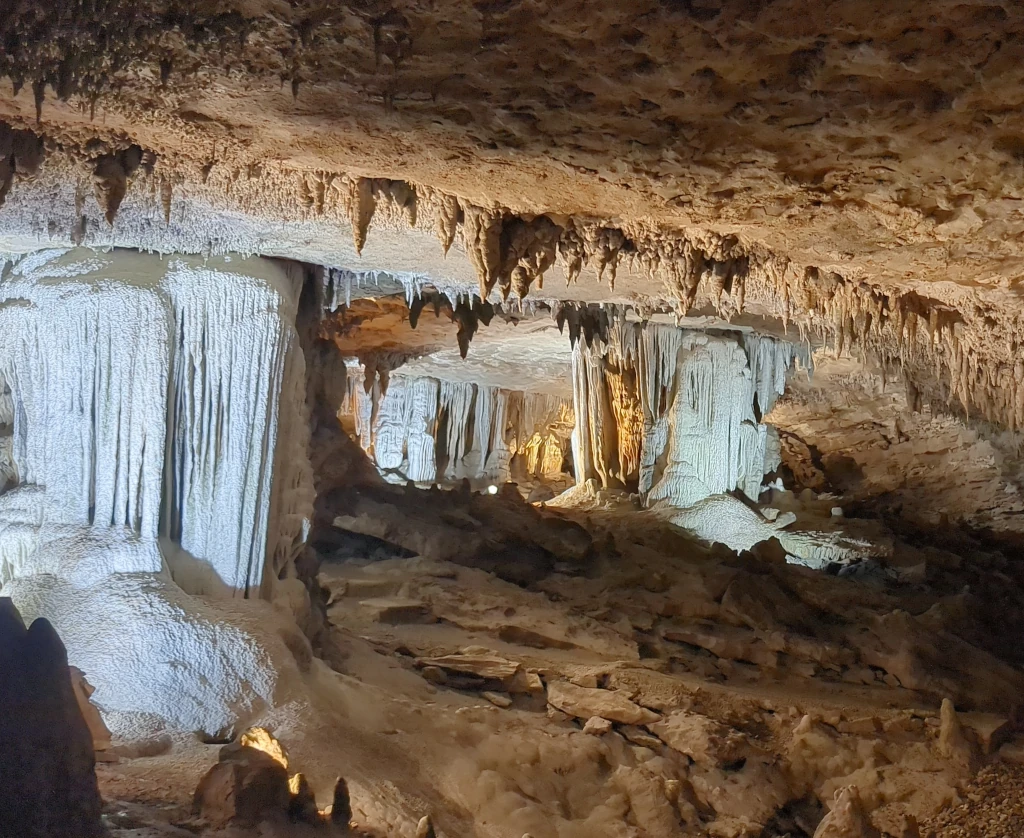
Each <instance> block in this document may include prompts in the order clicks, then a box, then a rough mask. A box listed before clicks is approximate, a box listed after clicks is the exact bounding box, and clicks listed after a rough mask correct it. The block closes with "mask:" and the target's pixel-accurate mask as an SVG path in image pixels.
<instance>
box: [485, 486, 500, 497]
mask: <svg viewBox="0 0 1024 838" xmlns="http://www.w3.org/2000/svg"><path fill="white" fill-rule="evenodd" d="M487 494H489V495H496V494H498V487H497V486H488V487H487Z"/></svg>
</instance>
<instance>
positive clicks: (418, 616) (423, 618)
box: [359, 597, 436, 626]
mask: <svg viewBox="0 0 1024 838" xmlns="http://www.w3.org/2000/svg"><path fill="white" fill-rule="evenodd" d="M359 606H360V608H362V609H363V610H365V611H368V612H369V613H370V615H371V617H372V618H373V620H374V621H375V622H378V623H387V624H389V625H393V626H397V625H408V624H410V623H412V624H415V623H433V622H436V620H435V619H434V616H433V614H431V613H430V609H429V608H428V607H427V605H426V604H425V603H423V602H422V601H420V600H418V599H406V598H404V597H374V598H372V599H364V600H361V601H360V603H359Z"/></svg>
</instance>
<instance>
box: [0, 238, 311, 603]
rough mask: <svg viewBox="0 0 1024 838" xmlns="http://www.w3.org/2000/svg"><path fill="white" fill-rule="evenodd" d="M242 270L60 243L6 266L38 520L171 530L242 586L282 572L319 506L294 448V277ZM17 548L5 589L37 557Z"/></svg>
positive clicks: (8, 561)
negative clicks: (283, 490)
mask: <svg viewBox="0 0 1024 838" xmlns="http://www.w3.org/2000/svg"><path fill="white" fill-rule="evenodd" d="M218 267H219V270H218ZM238 267H242V266H241V265H240V266H238ZM249 268H250V272H254V273H256V274H257V276H255V277H252V278H245V274H244V273H240V272H239V271H238V268H236V266H234V265H231V264H230V263H229V262H228V261H222V262H220V264H219V266H217V267H215V266H214V265H212V264H209V263H207V264H205V265H203V264H202V263H197V262H191V261H189V260H175V261H172V262H170V263H161V262H159V261H158V260H155V259H152V258H149V259H147V258H146V257H142V256H138V255H136V256H131V255H128V254H125V255H119V256H117V257H113V258H112V257H109V256H108V257H100V256H98V255H95V254H92V253H85V252H78V253H74V254H68V255H63V254H61V253H60V252H59V251H51V252H44V253H41V254H38V255H34V256H30V257H25V258H22V259H15V260H7V261H6V262H5V265H4V268H3V275H2V279H0V297H2V299H3V301H4V303H5V305H4V306H3V309H2V314H0V319H2V320H3V329H2V338H0V366H2V368H3V369H4V370H5V381H9V382H10V384H12V385H13V386H9V389H10V394H9V396H8V397H7V398H8V399H9V400H10V401H11V403H12V406H13V411H12V412H13V419H14V421H13V445H12V457H13V460H14V462H17V463H18V480H19V487H18V489H17V493H18V496H19V497H22V498H28V497H29V494H30V493H31V492H37V493H39V492H41V496H40V497H39V500H40V501H41V504H40V507H39V509H38V511H37V512H36V513H35V515H36V517H37V518H38V522H37V523H39V522H42V521H44V520H45V521H46V523H47V525H48V526H53V525H57V524H59V525H64V526H67V527H73V526H80V527H96V528H126V529H127V530H128V531H130V532H132V533H134V534H136V535H138V536H139V537H141V538H142V539H144V540H147V541H155V539H156V538H157V537H158V536H166V537H168V538H170V539H171V540H172V541H173V542H174V543H175V544H177V545H179V546H180V547H181V549H182V550H183V551H185V552H187V554H188V555H189V556H191V557H192V558H193V559H195V560H199V561H202V562H208V563H209V565H210V567H211V568H212V569H213V573H214V575H215V578H216V579H218V580H219V582H220V583H221V584H223V585H226V586H227V587H228V588H229V589H232V590H236V591H238V592H240V593H243V594H244V593H246V592H247V591H250V590H252V591H257V590H259V588H260V586H261V584H263V580H264V572H265V570H267V568H268V567H269V568H270V569H271V574H276V573H278V572H280V571H283V570H285V569H286V568H287V567H288V566H289V565H290V563H291V562H292V561H293V560H294V558H295V556H296V555H297V551H298V549H299V547H300V546H301V541H302V537H303V529H302V523H301V521H302V518H303V515H305V517H307V518H308V516H309V511H308V510H310V507H311V502H312V495H311V488H310V487H308V486H305V487H304V486H303V485H302V479H303V477H305V479H306V480H308V479H309V477H308V474H307V475H304V474H303V473H302V471H301V469H302V461H301V457H300V458H299V459H298V460H297V461H295V460H291V457H290V456H288V455H290V454H292V453H293V452H291V451H290V450H289V445H290V444H291V441H290V439H289V433H290V432H292V431H293V429H294V430H297V425H298V423H296V422H295V421H294V419H293V418H292V417H293V416H299V415H300V413H299V411H300V405H301V402H302V399H303V397H304V389H305V387H304V373H303V361H302V356H301V353H300V352H299V351H298V347H297V345H296V340H295V332H294V325H293V324H294V317H295V314H294V306H295V297H296V295H297V293H298V283H301V277H296V276H295V275H294V274H289V273H288V272H287V271H285V270H277V269H275V268H274V267H272V266H270V265H267V266H266V268H261V267H260V266H258V265H257V264H256V263H251V264H250V265H249ZM242 270H244V267H242ZM54 322H61V323H63V324H64V328H63V329H62V330H60V331H56V330H54V329H53V327H52V324H53V323H54ZM282 413H283V414H284V415H285V417H286V418H285V420H284V422H283V423H281V421H280V416H281V414H282ZM282 425H283V427H284V428H285V429H286V430H285V432H283V433H279V427H282ZM300 439H301V437H300ZM300 454H303V455H304V452H302V451H300ZM275 456H281V457H282V462H284V461H285V460H286V458H287V459H288V460H291V462H292V463H294V464H295V467H297V469H298V471H297V472H296V473H297V475H298V476H297V477H296V478H289V477H286V476H281V475H279V476H278V477H279V481H280V482H285V483H287V482H289V481H294V484H295V485H292V486H289V491H288V493H287V495H286V496H284V497H278V496H277V495H275V494H274V492H273V477H274V470H273V462H274V458H275ZM218 509H233V510H236V515H235V516H233V519H224V518H221V517H219V516H218V514H217V510H218ZM13 524H14V522H13V521H9V520H6V519H5V526H8V525H13ZM40 537H41V538H43V539H44V540H45V534H44V533H42V532H40ZM15 543H18V542H15ZM13 546H14V544H12V542H11V541H10V540H5V543H4V544H3V545H0V556H2V557H3V559H2V565H3V566H4V567H5V568H6V569H5V570H4V571H3V574H2V575H0V578H3V579H4V580H5V581H6V580H9V579H11V578H13V577H14V576H17V575H19V574H20V572H21V571H22V570H23V564H24V563H25V562H27V561H29V562H30V561H31V557H30V556H26V555H12V554H11V552H10V551H11V549H12V547H13ZM19 549H21V548H19ZM133 569H134V568H133ZM145 569H146V570H151V571H158V570H160V566H159V564H157V565H156V566H154V567H149V568H145ZM179 570H180V572H181V573H182V574H183V575H185V574H187V572H188V569H187V568H185V567H183V566H182V567H179Z"/></svg>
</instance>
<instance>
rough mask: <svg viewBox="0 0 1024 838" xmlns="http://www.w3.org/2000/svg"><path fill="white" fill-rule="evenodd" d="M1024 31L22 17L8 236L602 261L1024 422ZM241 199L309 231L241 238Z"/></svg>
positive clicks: (266, 8) (658, 22)
mask: <svg viewBox="0 0 1024 838" xmlns="http://www.w3.org/2000/svg"><path fill="white" fill-rule="evenodd" d="M385 12H386V13H385ZM1021 26H1022V18H1021V11H1020V10H1019V9H1017V8H1016V7H1007V6H1005V5H1003V4H994V5H983V4H972V3H957V2H954V0H943V2H940V3H938V4H933V5H932V7H931V8H930V9H929V14H928V17H927V19H926V20H923V21H922V20H920V19H919V16H918V15H916V14H912V13H911V12H909V11H908V10H907V9H905V8H902V7H890V6H877V5H870V4H869V5H868V6H864V5H863V4H858V3H846V2H834V3H825V4H808V3H806V2H802V0H784V1H783V2H775V3H771V4H763V3H741V2H735V3H725V4H714V3H712V4H700V5H694V4H691V3H685V4H681V5H680V4H658V3H653V2H652V3H648V4H642V5H641V6H640V7H635V6H630V7H628V8H624V7H620V6H619V5H616V4H614V3H608V2H602V3H599V4H597V5H595V4H585V5H583V4H581V3H579V0H560V2H555V3H548V4H545V5H544V6H543V7H534V6H528V5H527V4H523V3H518V2H513V3H509V4H500V5H498V6H485V7H474V8H473V9H472V10H466V9H463V8H462V7H461V6H458V5H457V4H456V5H455V6H452V5H450V4H444V3H442V4H441V5H433V6H429V7H426V6H423V5H422V4H419V3H416V2H413V0H406V1H405V2H401V3H398V4H396V5H392V6H390V7H389V8H388V9H387V10H385V11H380V10H371V9H369V8H364V7H363V6H360V5H358V4H353V5H351V6H347V5H342V6H334V5H332V6H329V7H321V6H320V5H319V4H316V3H313V2H303V3H297V4H294V5H289V6H282V7H281V8H277V6H274V7H271V6H270V5H269V4H266V3H262V2H259V3H255V4H251V3H250V4H244V5H243V4H231V3H229V4H227V5H226V6H217V7H216V8H214V7H213V6H212V5H211V4H208V3H204V2H200V0H193V2H191V3H186V4H184V5H181V4H177V5H174V6H168V5H166V4H164V3H162V2H158V0H151V2H147V3H144V4H141V5H140V4H134V3H128V2H127V0H118V2H114V3H111V4H107V5H105V6H104V7H103V9H102V11H101V10H99V9H94V8H92V7H84V6H83V7H78V6H67V7H65V6H64V5H58V6H55V7H54V8H53V9H38V8H37V7H36V6H34V5H33V4H27V3H20V4H19V5H18V6H17V7H16V8H15V9H14V11H13V13H12V14H8V15H7V16H5V19H4V21H3V23H2V27H3V28H2V30H0V33H2V36H3V38H4V42H5V43H9V44H11V47H10V48H9V49H6V50H5V53H4V58H3V63H2V66H0V73H2V74H4V75H6V76H7V77H8V78H9V79H10V82H11V86H10V89H9V90H10V92H9V93H8V92H5V93H4V94H3V97H2V99H0V117H3V118H5V119H7V120H8V121H9V122H10V123H11V125H13V126H14V129H15V130H14V131H6V133H5V134H4V141H3V143H2V145H0V152H2V154H0V159H3V160H4V172H5V174H4V175H3V180H2V181H0V182H2V183H4V184H5V187H4V188H5V190H7V201H6V204H5V208H6V209H9V210H10V212H11V215H9V216H8V231H9V232H10V233H12V234H13V233H16V234H17V235H19V236H22V237H35V240H36V241H37V242H39V241H43V240H47V239H49V240H61V241H63V240H69V237H70V239H76V240H86V241H97V242H99V241H101V240H102V241H108V242H109V241H120V243H122V244H136V245H147V244H148V245H150V246H160V241H161V239H162V240H163V241H164V242H165V245H167V246H171V245H172V243H176V245H174V246H178V247H182V248H184V249H188V250H192V251H199V252H203V251H205V250H207V249H215V250H220V249H222V248H225V247H231V245H232V243H233V244H235V245H236V247H237V249H241V250H245V251H251V250H254V249H255V250H261V251H264V252H281V251H283V250H285V249H287V247H288V243H289V242H292V243H295V242H299V241H304V242H307V243H309V242H311V241H312V239H311V238H310V237H309V236H307V235H306V233H308V232H309V231H310V229H311V228H310V225H312V227H316V226H317V225H318V224H321V223H325V222H326V223H327V225H328V227H330V226H332V225H333V227H334V228H335V230H336V235H335V238H338V235H337V233H340V232H341V230H340V229H338V228H342V229H344V230H345V234H346V235H347V236H348V235H350V237H351V240H352V244H351V247H350V248H349V251H348V253H349V254H350V256H351V258H353V259H354V258H356V256H357V254H358V253H363V254H368V258H370V259H373V258H374V255H373V253H372V242H373V235H374V231H373V230H370V232H369V234H368V229H369V228H371V227H372V226H374V225H377V226H383V227H387V226H389V225H392V226H393V225H396V224H399V223H400V224H402V225H405V224H415V225H417V226H419V227H421V228H422V229H423V231H424V232H425V231H427V230H432V231H433V232H434V233H435V234H436V235H437V237H438V239H439V242H438V246H437V251H438V252H437V254H435V256H434V257H432V258H436V257H437V256H439V255H440V253H441V252H442V251H444V252H447V251H448V250H449V249H452V248H453V247H454V249H455V250H458V249H459V248H462V250H463V253H464V257H463V258H464V260H465V263H466V264H469V265H471V273H472V274H473V275H474V276H473V278H474V280H475V281H476V282H477V283H478V286H479V287H480V289H481V290H482V291H483V292H490V291H491V290H492V289H495V290H498V289H500V290H502V292H503V293H505V292H508V291H512V292H516V293H520V292H525V291H526V290H527V289H528V288H529V287H530V286H531V285H534V286H536V285H538V284H539V283H540V281H541V278H542V276H543V274H544V273H545V272H550V273H552V274H554V275H558V274H561V275H562V276H564V277H567V278H568V279H570V280H574V279H576V278H577V277H579V276H580V269H581V268H583V267H584V266H585V272H590V273H588V274H587V277H588V278H587V281H588V282H590V281H591V279H593V278H594V277H601V276H604V277H605V278H607V279H608V280H610V281H614V282H616V283H620V284H623V285H624V289H623V290H624V291H625V292H626V293H630V294H634V295H637V296H640V297H648V298H651V297H655V298H659V299H661V300H662V301H663V302H669V303H673V304H678V306H679V307H681V308H684V309H685V308H688V307H689V306H690V305H691V304H692V303H693V302H694V301H695V300H697V299H698V298H704V299H707V300H710V301H711V302H712V303H716V302H721V301H722V300H723V295H724V300H725V305H726V307H727V308H730V309H736V308H742V307H743V306H744V305H745V298H746V302H747V303H749V304H753V305H762V306H766V307H767V308H769V309H771V311H772V312H773V313H774V314H777V315H779V316H781V317H784V318H791V319H793V320H795V321H796V322H798V323H800V324H801V325H802V326H807V327H813V328H815V329H816V330H819V331H823V332H825V333H827V334H828V335H829V336H830V338H832V339H834V340H835V341H836V342H837V344H839V345H843V344H847V345H848V344H849V343H850V342H851V341H853V342H854V343H855V344H856V345H857V346H858V347H860V346H861V345H862V344H863V345H864V346H865V348H866V349H868V350H869V351H871V352H877V353H880V354H881V355H882V356H883V357H884V358H887V359H893V360H899V361H902V362H910V365H911V366H912V367H913V368H914V370H913V371H914V374H915V376H916V377H917V379H918V381H917V384H918V385H919V389H925V388H927V389H928V390H930V391H933V392H934V393H935V394H937V395H938V396H939V397H940V398H942V399H943V400H944V401H953V402H957V403H962V405H963V406H964V408H965V409H966V410H969V411H972V412H980V413H982V414H983V415H986V416H991V417H993V418H995V419H997V420H999V421H1000V422H1003V423H1005V424H1008V425H1017V424H1020V422H1021V420H1022V419H1024V401H1022V399H1021V394H1022V393H1024V388H1020V387H1019V386H1018V384H1017V383H1018V382H1020V381H1021V380H1022V375H1021V373H1020V371H1019V370H1018V368H1017V364H1016V356H1015V352H1016V349H1015V347H1016V346H1017V345H1018V343H1019V341H1020V336H1021V328H1020V322H1019V312H1018V310H1017V308H1018V307H1017V306H1016V305H1015V298H1014V296H1013V291H1012V283H1013V281H1014V277H1015V271H1016V266H1017V265H1018V264H1019V260H1020V256H1021V254H1020V252H1019V251H1018V249H1017V246H1016V244H1014V242H1015V241H1016V236H1017V233H1018V232H1019V231H1020V230H1021V229H1022V226H1024V216H1022V215H1021V212H1020V211H1019V208H1018V207H1017V206H1016V202H1015V200H1014V197H1013V196H1014V195H1015V194H1016V192H1015V190H1019V188H1020V186H1021V185H1022V183H1024V173H1022V171H1021V169H1020V166H1019V159H1020V157H1021V151H1020V149H1021V145H1022V141H1021V135H1022V132H1021V129H1020V126H1018V125H1017V123H1016V121H1015V120H1016V117H1015V116H1014V112H1013V109H1012V107H1011V104H1009V103H1012V102H1013V101H1014V100H1013V96H1014V95H1015V94H1014V91H1015V89H1016V85H1017V84H1018V79H1017V73H1019V72H1020V71H1019V66H1020V62H1019V61H1018V60H1017V49H1018V41H1019V38H1018V37H1017V36H1018V33H1019V32H1020V29H1021ZM114 32H116V35H114V34H112V33H114ZM51 45H56V48H54V49H52V50H51V49H50V46H51ZM950 56H955V57H956V60H954V61H951V60H950V58H949V57H950ZM28 128H31V129H32V131H34V132H35V133H31V134H26V133H24V132H25V130H26V129H28ZM40 137H45V138H46V142H45V143H41V142H40V139H39V138H40ZM44 145H45V146H46V147H47V154H46V160H45V161H42V158H43V156H44V155H43V154H42V149H43V146H44ZM41 161H42V165H41V166H40V162H41ZM48 166H49V167H51V169H52V171H51V175H47V173H46V170H47V167H48ZM58 171H60V174H59V175H57V176H56V179H54V175H55V174H56V173H57V172H58ZM32 190H36V191H35V192H33V191H32ZM133 191H134V192H139V191H142V192H145V194H146V195H148V196H149V197H147V198H145V199H144V200H143V199H142V197H141V196H137V198H133ZM122 192H123V193H124V194H123V195H122ZM226 193H230V194H226ZM19 196H21V197H19ZM22 198H24V200H25V201H27V202H28V203H27V204H26V203H21V204H19V203H18V202H19V201H21V200H22ZM133 200H137V204H136V205H134V207H133V205H132V201H133ZM33 202H34V203H35V207H36V210H35V211H33V210H31V209H30V208H29V205H30V204H32V203H33ZM138 202H141V203H138ZM142 205H145V206H146V209H145V211H142V210H141V209H140V207H141V206H142ZM212 205H216V206H217V207H218V211H217V212H215V213H210V211H209V209H210V207H211V206H212ZM125 212H128V213H129V216H127V217H126V220H125V225H126V226H122V227H120V228H119V227H118V225H119V224H120V223H121V214H123V213H125ZM115 213H119V214H117V215H115ZM228 215H230V216H231V217H232V218H234V219H236V220H237V219H238V218H239V217H248V218H250V219H252V220H253V221H254V223H255V224H256V226H259V224H260V223H262V221H266V220H269V219H276V220H279V221H283V222H288V223H289V224H292V226H291V234H289V233H285V234H284V236H283V238H282V236H281V235H276V236H275V235H262V234H257V235H252V234H251V233H252V231H250V235H248V237H246V236H245V235H242V236H241V237H237V236H233V234H232V233H231V232H230V230H229V226H225V225H224V223H223V222H224V219H225V218H226V217H227V216H228ZM83 218H84V219H86V222H85V223H84V224H83V223H82V219H83ZM129 218H130V220H129ZM110 221H112V222H113V225H114V226H113V230H111V229H110V223H109V222H110ZM204 221H205V223H204ZM303 225H306V227H305V228H303ZM186 228H188V229H186ZM192 228H195V229H192ZM266 230H267V233H269V232H270V228H266ZM300 230H304V231H305V232H304V233H302V234H299V231H300ZM292 234H295V235H292ZM312 238H314V239H317V240H318V241H323V240H324V237H323V236H322V235H317V236H313V237H312ZM232 239H233V241H232ZM456 240H459V241H458V242H456ZM410 241H416V242H418V243H420V244H421V243H422V237H420V238H416V237H415V236H414V238H413V240H410ZM317 246H318V245H313V246H312V249H316V247H317ZM391 249H392V251H394V250H396V249H398V248H396V247H392V248H391ZM419 249H420V248H419V246H418V245H417V247H415V248H412V249H411V250H419ZM406 250H410V249H409V248H406ZM338 255H339V252H338V251H337V250H335V257H337V256H338ZM378 256H379V254H378ZM318 261H322V262H327V263H329V264H341V262H340V260H339V259H338V258H332V259H325V258H324V259H320V260H318ZM346 261H348V257H346ZM345 266H346V267H352V265H351V264H348V265H345ZM370 266H371V267H373V266H374V265H370ZM376 267H388V266H384V265H376ZM439 273H440V274H441V275H448V276H450V272H449V271H447V270H445V269H444V268H441V269H440V271H439ZM581 293H583V294H584V296H588V297H589V296H590V295H592V294H593V293H595V292H594V290H593V286H592V285H591V286H588V287H587V289H586V290H585V291H583V292H581ZM485 295H486V294H485ZM919 326H920V328H919ZM936 360H937V361H938V364H937V365H936V364H935V363H933V361H936Z"/></svg>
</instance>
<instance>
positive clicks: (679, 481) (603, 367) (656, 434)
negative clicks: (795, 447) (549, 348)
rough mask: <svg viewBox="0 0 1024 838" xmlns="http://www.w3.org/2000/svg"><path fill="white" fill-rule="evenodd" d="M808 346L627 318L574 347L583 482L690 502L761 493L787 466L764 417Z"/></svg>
mask: <svg viewBox="0 0 1024 838" xmlns="http://www.w3.org/2000/svg"><path fill="white" fill-rule="evenodd" d="M798 357H803V360H804V362H805V364H806V362H807V357H806V355H805V354H804V353H803V351H802V349H801V347H799V346H797V345H795V344H792V343H789V342H786V341H780V340H775V339H774V338H769V337H761V336H758V335H756V334H753V333H749V332H748V333H743V332H703V331H696V330H685V329H677V328H673V327H669V326H663V325H656V324H645V325H639V324H624V325H623V327H622V328H619V329H615V330H613V331H612V332H611V333H610V334H609V340H608V342H607V343H602V342H595V343H594V344H593V346H591V347H587V346H586V345H585V344H584V343H582V342H581V343H578V344H577V346H576V349H575V350H574V353H573V383H574V397H575V400H576V414H577V416H581V417H585V419H584V421H581V422H578V423H577V426H576V431H575V433H574V436H573V449H574V457H575V461H576V463H577V471H576V476H577V481H578V482H581V483H582V482H585V481H586V480H588V479H595V480H597V481H598V482H599V483H600V485H602V486H605V487H622V488H627V489H630V490H633V491H639V492H640V493H641V494H643V495H644V496H645V497H646V498H647V500H648V502H649V503H653V502H656V501H666V502H668V503H670V504H672V505H673V506H680V507H686V506H691V505H692V504H694V503H696V502H698V501H700V500H702V499H704V498H707V497H710V496H711V495H716V494H722V493H725V492H730V491H733V490H734V489H740V490H741V491H743V492H744V493H745V494H746V495H747V496H748V497H749V498H751V499H752V500H756V499H757V497H758V495H759V494H760V491H761V483H762V479H763V477H764V475H765V474H766V473H767V472H770V471H772V470H773V469H774V468H775V467H776V466H777V465H778V454H777V446H776V445H773V444H772V438H771V429H770V428H769V426H767V425H765V424H763V423H762V422H761V421H760V420H761V416H762V415H763V414H765V413H767V412H768V411H770V410H771V408H772V406H773V405H774V403H775V400H776V399H777V398H778V397H779V396H781V395H782V393H783V391H784V390H785V386H786V377H787V375H788V373H789V371H790V370H791V369H792V368H793V366H794V363H795V361H796V359H797V358H798Z"/></svg>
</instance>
